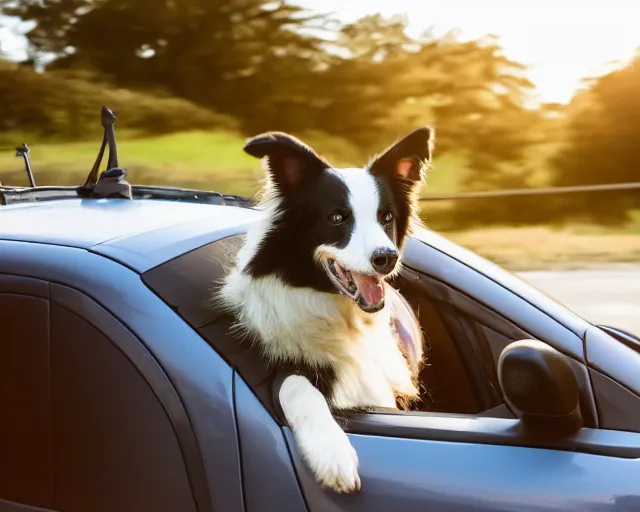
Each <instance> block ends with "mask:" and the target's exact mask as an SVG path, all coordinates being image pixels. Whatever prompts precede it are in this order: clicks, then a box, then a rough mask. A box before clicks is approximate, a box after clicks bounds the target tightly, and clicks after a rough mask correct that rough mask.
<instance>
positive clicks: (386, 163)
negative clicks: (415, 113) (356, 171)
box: [368, 126, 433, 182]
mask: <svg viewBox="0 0 640 512" xmlns="http://www.w3.org/2000/svg"><path fill="white" fill-rule="evenodd" d="M432 146H433V129H431V128H428V127H426V126H424V127H422V128H418V129H416V130H414V131H412V132H411V133H409V134H408V135H406V136H404V137H403V138H402V139H400V140H399V141H398V142H396V143H395V144H393V145H391V146H389V147H388V148H387V149H386V150H385V151H384V152H383V153H382V154H380V155H378V156H377V157H376V158H375V159H374V160H373V161H372V162H371V163H370V164H369V166H368V167H369V170H370V172H371V173H372V174H376V175H386V176H389V175H391V176H394V175H395V176H398V177H401V178H405V179H408V180H410V181H412V182H420V181H422V180H423V179H424V178H425V173H426V170H427V166H428V164H429V162H430V161H431V150H432Z"/></svg>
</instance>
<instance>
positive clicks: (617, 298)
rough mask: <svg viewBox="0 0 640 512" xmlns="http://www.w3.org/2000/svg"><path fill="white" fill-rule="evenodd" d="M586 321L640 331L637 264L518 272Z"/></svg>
mask: <svg viewBox="0 0 640 512" xmlns="http://www.w3.org/2000/svg"><path fill="white" fill-rule="evenodd" d="M518 275H520V276H521V277H522V278H524V279H526V280H527V281H529V282H530V283H531V284H533V285H534V286H535V287H536V288H538V289H540V290H542V291H543V292H545V293H546V294H547V295H550V296H551V297H553V298H554V299H556V300H557V301H559V302H562V303H563V304H564V305H566V306H567V307H569V308H570V309H572V310H573V311H574V312H576V313H577V314H578V315H580V316H582V317H583V318H584V319H585V320H589V321H590V322H592V323H595V324H606V325H610V326H612V327H619V328H620V329H624V330H626V331H629V332H631V333H633V334H636V335H638V334H640V265H637V264H629V265H626V264H625V265H611V266H601V267H598V268H591V269H586V270H553V271H546V270H545V271H528V272H518Z"/></svg>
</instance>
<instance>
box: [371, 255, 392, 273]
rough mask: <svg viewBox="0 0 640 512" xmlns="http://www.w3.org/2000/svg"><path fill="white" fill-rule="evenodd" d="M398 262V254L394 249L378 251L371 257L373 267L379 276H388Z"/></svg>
mask: <svg viewBox="0 0 640 512" xmlns="http://www.w3.org/2000/svg"><path fill="white" fill-rule="evenodd" d="M397 262H398V253H397V252H396V251H394V250H393V249H377V250H376V251H374V253H373V254H372V255H371V265H373V268H374V269H375V271H376V272H378V273H379V274H388V273H389V272H391V271H392V270H393V269H394V268H395V267H396V263H397Z"/></svg>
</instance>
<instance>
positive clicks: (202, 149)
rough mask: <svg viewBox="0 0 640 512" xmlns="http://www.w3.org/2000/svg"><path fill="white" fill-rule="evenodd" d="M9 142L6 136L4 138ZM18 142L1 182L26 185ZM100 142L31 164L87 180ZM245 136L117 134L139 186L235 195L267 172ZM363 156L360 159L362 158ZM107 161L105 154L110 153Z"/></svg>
mask: <svg viewBox="0 0 640 512" xmlns="http://www.w3.org/2000/svg"><path fill="white" fill-rule="evenodd" d="M4 139H5V140H6V137H4ZM304 140H306V141H309V143H310V144H312V145H313V146H314V147H316V149H317V150H318V151H319V152H321V153H322V154H323V155H325V156H326V157H327V158H328V159H329V161H331V162H332V163H334V165H337V166H350V165H351V166H354V165H358V166H360V165H362V164H363V163H365V160H364V157H363V158H362V159H360V158H358V157H356V156H354V155H355V154H356V153H357V150H355V149H354V148H353V147H351V146H350V145H348V144H347V143H344V142H343V141H341V140H334V139H330V138H328V137H327V136H321V135H317V134H314V133H310V134H308V136H306V137H304ZM20 142H21V141H20V140H17V141H16V143H15V144H14V145H11V146H5V147H3V148H0V181H1V182H2V183H5V184H7V185H9V184H11V185H26V178H25V176H24V171H23V168H22V161H21V160H20V159H17V158H15V156H14V154H15V152H14V147H15V146H17V145H19V143H20ZM99 143H100V141H99V140H96V141H90V142H78V143H64V144H62V143H46V142H42V143H38V142H33V143H31V142H30V143H29V147H30V149H31V162H32V166H33V169H34V173H35V175H36V181H37V182H38V183H39V184H56V185H76V184H79V183H82V182H83V181H84V178H85V177H86V175H87V173H88V172H89V169H91V166H92V165H93V162H94V160H95V157H96V153H97V151H98V147H99ZM242 145H243V138H242V137H241V136H240V135H236V134H233V133H229V132H188V133H178V134H173V135H167V136H162V137H155V138H134V137H127V135H126V134H124V135H122V134H118V154H119V158H120V165H122V166H124V167H126V169H127V171H128V173H129V174H128V179H129V180H130V182H131V183H136V184H152V183H153V184H158V185H160V184H163V185H176V186H184V187H194V188H207V189H211V190H218V191H223V192H226V193H230V194H241V195H252V194H253V193H254V192H255V191H256V190H257V189H258V187H259V185H260V180H261V179H262V177H263V172H262V170H261V168H260V163H259V161H258V160H257V159H255V158H253V157H250V156H248V155H246V154H245V153H244V152H243V151H242ZM358 160H360V161H358ZM105 162H106V156H105ZM463 170H464V161H463V159H460V158H457V157H455V156H446V157H443V158H442V159H440V160H438V161H436V162H435V169H434V170H433V172H432V173H431V175H430V177H429V186H428V192H429V193H444V192H452V191H455V190H457V187H458V181H459V178H460V176H461V172H462V171H463Z"/></svg>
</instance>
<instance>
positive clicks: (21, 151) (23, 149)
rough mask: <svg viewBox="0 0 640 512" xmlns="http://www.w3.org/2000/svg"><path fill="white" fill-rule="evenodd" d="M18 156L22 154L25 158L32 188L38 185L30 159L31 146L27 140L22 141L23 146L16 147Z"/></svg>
mask: <svg viewBox="0 0 640 512" xmlns="http://www.w3.org/2000/svg"><path fill="white" fill-rule="evenodd" d="M16 156H21V157H22V158H23V159H24V167H25V169H26V170H27V177H28V178H29V185H30V186H31V188H33V187H35V186H36V180H35V178H34V177H33V170H32V169H31V161H30V160H29V146H27V143H26V142H23V143H22V146H20V147H18V148H16Z"/></svg>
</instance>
